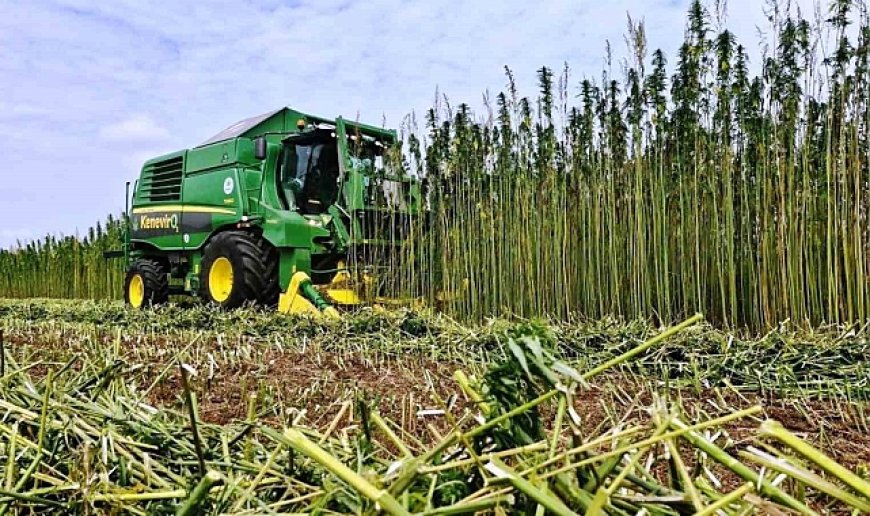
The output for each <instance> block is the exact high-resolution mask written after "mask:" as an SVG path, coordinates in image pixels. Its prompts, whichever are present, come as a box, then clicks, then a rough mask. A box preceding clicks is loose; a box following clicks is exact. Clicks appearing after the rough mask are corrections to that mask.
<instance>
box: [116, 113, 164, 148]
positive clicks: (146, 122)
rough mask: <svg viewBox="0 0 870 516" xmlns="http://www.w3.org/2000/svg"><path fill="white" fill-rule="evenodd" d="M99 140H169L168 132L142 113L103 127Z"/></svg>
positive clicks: (135, 141) (133, 141) (144, 141)
mask: <svg viewBox="0 0 870 516" xmlns="http://www.w3.org/2000/svg"><path fill="white" fill-rule="evenodd" d="M100 138H102V139H104V140H108V141H112V142H131V143H146V142H155V141H161V140H165V139H168V138H169V131H168V130H167V129H166V128H165V127H163V126H161V125H159V124H157V122H155V121H154V119H153V118H151V117H150V116H148V115H146V114H143V113H135V114H133V115H130V116H129V117H127V118H125V119H124V120H122V121H120V122H117V123H114V124H109V125H106V126H103V127H102V128H101V129H100Z"/></svg>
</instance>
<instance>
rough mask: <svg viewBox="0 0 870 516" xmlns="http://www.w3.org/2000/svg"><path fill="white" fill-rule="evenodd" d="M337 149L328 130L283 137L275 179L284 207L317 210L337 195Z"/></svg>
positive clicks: (305, 210)
mask: <svg viewBox="0 0 870 516" xmlns="http://www.w3.org/2000/svg"><path fill="white" fill-rule="evenodd" d="M338 178H339V166H338V149H337V146H336V142H335V137H334V136H332V133H331V132H330V131H321V130H318V131H315V132H314V133H311V134H306V135H302V136H297V137H292V138H290V139H287V140H285V141H284V147H283V149H282V150H281V156H280V158H279V161H278V182H279V186H280V190H281V192H282V193H283V197H284V201H285V203H286V206H287V209H289V210H295V209H298V210H299V211H300V212H301V213H303V214H319V213H324V212H326V210H327V209H328V208H329V207H330V206H331V205H332V204H334V203H335V202H336V200H337V198H338V189H339V185H338Z"/></svg>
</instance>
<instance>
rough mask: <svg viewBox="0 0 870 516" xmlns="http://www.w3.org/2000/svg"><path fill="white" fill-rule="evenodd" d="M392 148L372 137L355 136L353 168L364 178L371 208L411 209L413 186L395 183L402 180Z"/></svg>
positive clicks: (366, 201) (351, 141)
mask: <svg viewBox="0 0 870 516" xmlns="http://www.w3.org/2000/svg"><path fill="white" fill-rule="evenodd" d="M388 145H389V143H384V142H382V141H380V140H376V139H374V138H371V137H368V136H362V135H359V134H357V135H353V136H351V137H350V145H349V149H348V151H349V154H350V156H349V158H350V165H351V167H353V168H354V169H355V170H357V171H359V172H361V173H362V174H363V185H364V187H365V191H364V196H365V203H366V204H367V205H369V206H376V207H379V208H389V209H400V210H404V209H406V208H407V206H408V197H409V195H410V185H409V184H408V183H407V182H405V181H401V180H397V179H394V178H399V177H401V176H402V173H401V167H396V166H394V165H395V163H394V161H393V156H391V155H390V152H391V148H390V147H389V146H388Z"/></svg>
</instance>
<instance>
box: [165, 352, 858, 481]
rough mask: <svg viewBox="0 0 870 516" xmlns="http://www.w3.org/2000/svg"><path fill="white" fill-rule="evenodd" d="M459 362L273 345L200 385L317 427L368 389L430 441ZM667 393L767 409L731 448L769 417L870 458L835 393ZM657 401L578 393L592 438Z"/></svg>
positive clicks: (606, 386) (637, 393) (640, 395)
mask: <svg viewBox="0 0 870 516" xmlns="http://www.w3.org/2000/svg"><path fill="white" fill-rule="evenodd" d="M457 368H458V366H457V365H456V364H452V363H444V362H435V361H431V360H426V359H420V358H417V357H409V358H402V359H382V360H378V361H374V360H370V359H367V358H364V357H362V356H360V355H355V354H351V355H337V354H331V353H325V352H320V353H310V352H281V353H272V352H269V353H266V355H265V359H264V360H263V361H262V362H261V363H259V364H246V365H245V366H243V367H234V368H227V369H221V370H220V371H219V372H217V373H216V374H214V375H213V376H212V378H211V379H200V380H199V385H198V388H197V390H198V391H199V400H200V408H201V412H202V417H203V419H204V420H205V421H206V422H209V423H214V424H225V423H229V422H233V421H242V420H244V419H245V417H246V412H247V395H246V392H253V391H259V392H261V393H266V396H265V397H266V398H268V399H267V400H266V401H261V403H262V404H266V405H267V406H266V407H263V406H262V405H261V406H260V407H259V409H260V410H263V409H264V408H265V409H266V412H267V413H268V416H267V417H270V418H271V419H274V420H275V423H276V424H280V421H279V420H278V419H279V415H278V414H275V413H274V411H272V412H270V411H269V408H271V407H277V406H283V407H285V408H294V409H297V410H299V411H305V417H304V419H303V421H304V423H305V424H307V425H310V426H313V427H326V426H327V425H329V423H330V422H332V420H333V418H334V417H335V416H336V414H337V413H338V411H339V410H340V408H341V405H342V403H344V402H347V401H356V400H357V398H358V397H359V396H362V397H364V398H365V399H366V400H368V402H369V403H370V404H373V405H376V406H377V407H378V409H379V410H380V412H381V414H382V415H383V416H384V417H385V418H387V419H390V420H391V421H392V422H394V423H396V424H397V425H398V426H400V427H401V428H402V429H404V430H405V431H407V432H409V433H410V434H412V435H415V436H417V437H418V438H420V439H422V440H423V441H424V442H425V441H426V440H428V439H430V438H431V436H430V435H429V434H428V431H427V430H426V424H427V423H431V424H433V426H435V428H437V429H439V430H440V431H442V432H443V431H444V430H446V429H448V428H449V427H450V424H449V423H448V421H446V418H445V417H443V416H425V417H417V415H416V414H417V412H418V411H419V410H423V409H441V408H444V405H445V403H447V402H448V401H449V399H450V397H451V396H455V395H456V394H457V393H460V394H461V391H460V390H459V389H458V388H457V384H456V383H455V382H454V380H453V378H452V375H453V372H454V371H455V370H456V369H457ZM181 392H182V389H181V384H180V377H179V375H178V374H177V373H175V374H173V375H171V376H169V377H168V378H167V379H166V380H165V381H164V382H163V383H162V384H160V385H159V386H158V388H156V389H155V390H154V391H153V392H152V394H151V397H150V398H151V399H150V401H151V403H153V404H155V405H158V406H161V405H162V406H173V407H176V408H180V407H181V404H182V400H181ZM664 394H665V393H659V395H664ZM667 395H668V396H669V397H670V399H671V400H672V401H676V400H681V406H682V407H683V408H684V410H685V419H687V420H688V422H690V423H691V422H698V421H702V420H705V419H709V418H712V417H719V416H724V415H726V414H729V413H731V412H734V411H736V410H740V409H744V408H748V407H751V406H753V405H761V406H762V407H764V412H763V415H760V416H759V417H757V418H747V419H744V420H741V421H737V422H735V423H731V424H728V425H726V426H725V430H726V431H727V435H728V437H729V438H730V440H731V442H732V447H731V448H730V449H729V451H731V452H732V453H736V451H737V450H739V449H742V448H745V447H746V446H748V445H750V444H752V443H753V441H754V439H755V433H756V429H757V428H758V425H759V423H760V421H761V420H763V419H764V418H772V419H776V420H778V421H780V422H781V423H783V425H785V426H786V428H788V429H790V430H791V431H793V432H795V433H796V434H797V435H799V436H800V437H803V438H805V439H808V440H809V441H810V442H811V443H812V444H813V445H815V446H817V447H819V448H820V449H821V450H823V451H825V452H826V453H828V454H829V455H831V456H832V457H834V458H835V459H836V460H837V461H838V462H840V463H841V464H843V465H844V466H847V467H849V468H850V469H853V470H854V469H855V468H856V467H861V466H864V467H866V465H867V464H868V463H870V432H866V431H864V430H863V429H862V423H861V420H860V410H861V408H860V407H859V406H854V405H853V406H849V407H844V406H843V404H841V403H838V402H836V401H829V400H800V401H797V400H789V399H781V398H773V397H768V398H764V399H762V398H761V397H760V396H758V395H756V394H751V393H749V394H747V393H736V392H733V391H721V390H720V391H713V390H707V391H703V392H700V393H695V392H690V391H688V390H671V391H670V392H669V393H667ZM261 396H262V395H261ZM653 402H654V394H653V392H652V391H651V390H650V386H649V383H648V382H645V381H642V380H638V379H636V378H626V377H621V376H609V377H603V378H601V379H600V380H598V381H597V382H595V383H593V384H592V385H591V386H590V387H589V388H588V389H586V390H583V391H582V392H579V393H577V395H576V396H575V399H574V405H575V409H576V410H577V413H578V414H579V415H580V416H581V418H582V425H581V429H582V432H583V433H585V434H586V435H594V434H597V433H598V432H600V430H602V429H604V428H607V427H608V426H609V425H610V423H609V419H608V418H607V412H608V411H609V412H610V413H611V414H615V415H616V416H617V417H623V416H625V417H627V418H629V419H631V420H634V421H646V420H648V419H649V417H650V416H649V413H648V408H649V407H650V406H652V404H653ZM451 407H452V410H451V413H452V414H453V415H454V417H459V416H461V414H462V412H463V411H464V410H466V409H472V410H473V409H474V408H473V406H472V404H471V403H470V402H469V401H468V400H467V399H465V397H464V396H460V397H459V399H458V400H457V403H455V404H453V405H451ZM863 410H864V413H870V406H864V407H863ZM550 412H551V411H547V410H545V411H544V412H543V413H542V417H543V418H544V419H545V421H547V420H550V419H552V417H551V416H552V414H551V413H550ZM346 414H347V421H346V423H347V424H352V420H351V418H352V417H353V415H352V414H353V410H350V411H347V412H346ZM288 417H289V416H288ZM343 426H344V425H343Z"/></svg>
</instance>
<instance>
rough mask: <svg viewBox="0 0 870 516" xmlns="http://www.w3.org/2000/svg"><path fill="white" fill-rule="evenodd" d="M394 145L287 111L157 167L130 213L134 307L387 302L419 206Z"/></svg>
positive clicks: (386, 133) (151, 164)
mask: <svg viewBox="0 0 870 516" xmlns="http://www.w3.org/2000/svg"><path fill="white" fill-rule="evenodd" d="M397 145H398V142H397V137H396V133H395V131H391V130H386V129H381V128H377V127H374V126H369V125H365V124H360V123H357V122H350V121H347V120H344V119H342V118H337V119H335V120H329V119H324V118H321V117H316V116H312V115H308V114H304V113H301V112H299V111H295V110H292V109H290V108H282V109H279V110H276V111H273V112H270V113H266V114H264V115H260V116H257V117H253V118H249V119H246V120H243V121H241V122H238V123H236V124H233V125H232V126H230V127H228V128H227V129H225V130H224V131H221V132H220V133H218V134H217V135H215V136H214V137H212V138H210V139H209V140H207V141H206V142H204V143H203V144H201V145H199V146H197V147H194V148H192V149H187V150H183V151H179V152H175V153H172V154H168V155H165V156H161V157H158V158H154V159H152V160H149V161H147V162H146V163H145V164H144V166H143V167H142V172H141V174H140V178H139V181H138V182H137V184H136V186H135V187H134V190H133V195H132V206H131V207H130V209H129V210H128V212H129V216H128V221H129V224H128V231H127V238H126V239H125V250H124V251H125V252H124V256H126V257H127V261H128V273H127V278H126V282H125V299H126V300H127V302H128V303H129V304H130V305H132V306H133V307H137V308H139V307H144V306H149V305H155V304H159V303H162V302H165V301H166V300H167V299H168V298H169V295H170V294H173V295H194V296H198V297H201V298H203V299H204V300H205V301H207V302H210V303H214V304H217V305H219V306H221V307H225V308H234V307H237V306H241V305H243V304H246V303H257V304H265V305H273V306H278V308H279V309H280V310H282V311H285V312H311V313H317V314H322V313H326V314H330V315H334V314H335V313H336V312H335V309H334V308H333V307H334V305H358V304H363V303H369V302H372V301H373V300H378V301H380V300H381V297H382V294H383V292H382V291H381V290H382V289H381V288H380V286H379V281H378V277H379V271H381V270H382V269H383V267H384V257H387V256H391V255H393V254H394V253H395V252H396V249H397V248H398V247H399V246H401V244H402V242H403V240H404V239H405V238H406V237H407V235H408V232H409V231H410V227H411V224H412V220H413V218H414V217H415V216H416V215H417V214H418V213H419V211H420V206H421V193H420V187H419V183H418V182H417V180H416V179H415V178H414V177H411V176H408V175H407V174H405V173H404V171H403V169H402V166H401V156H400V151H399V149H397Z"/></svg>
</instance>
